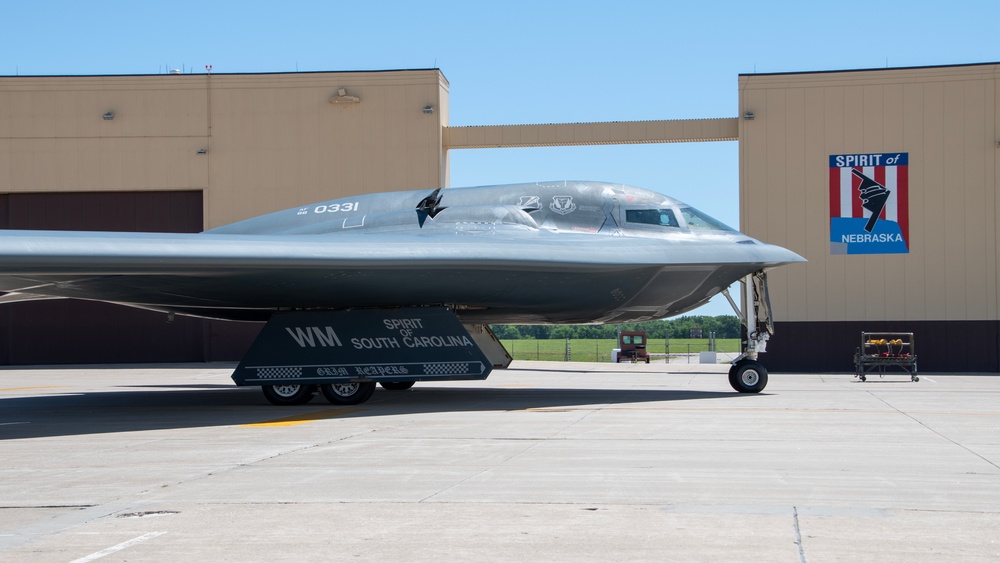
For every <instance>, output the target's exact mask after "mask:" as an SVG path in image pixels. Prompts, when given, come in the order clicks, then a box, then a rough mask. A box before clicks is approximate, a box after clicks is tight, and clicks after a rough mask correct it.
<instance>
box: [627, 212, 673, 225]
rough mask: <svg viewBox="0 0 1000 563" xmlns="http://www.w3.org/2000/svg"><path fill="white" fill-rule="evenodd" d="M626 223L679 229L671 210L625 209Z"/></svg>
mask: <svg viewBox="0 0 1000 563" xmlns="http://www.w3.org/2000/svg"><path fill="white" fill-rule="evenodd" d="M625 221H626V222H627V223H641V224H643V225H660V226H662V227H680V224H679V223H678V222H677V216H676V215H674V210H673V209H626V210H625Z"/></svg>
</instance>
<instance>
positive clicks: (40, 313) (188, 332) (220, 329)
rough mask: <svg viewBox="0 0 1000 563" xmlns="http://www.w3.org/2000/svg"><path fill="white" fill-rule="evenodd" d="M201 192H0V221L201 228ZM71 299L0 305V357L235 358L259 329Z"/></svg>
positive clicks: (3, 224)
mask: <svg viewBox="0 0 1000 563" xmlns="http://www.w3.org/2000/svg"><path fill="white" fill-rule="evenodd" d="M201 225H202V194H201V192H197V191H178V192H141V193H137V192H124V193H123V192H88V193H17V194H3V195H0V228H7V229H56V230H80V231H89V230H102V231H140V232H186V233H194V232H199V231H201V230H202V229H201ZM260 326H261V325H260V324H256V323H224V322H221V321H208V320H205V319H194V318H188V317H181V316H178V317H176V318H175V319H174V321H173V322H167V317H166V315H164V314H162V313H154V312H151V311H143V310H140V309H133V308H129V307H123V306H118V305H111V304H108V303H96V302H86V301H77V300H72V299H64V300H53V301H32V302H26V303H11V304H7V305H4V306H3V307H0V343H3V344H2V345H0V364H8V365H10V364H66V363H121V362H191V361H216V360H236V359H239V358H240V357H242V355H243V353H245V351H246V349H247V348H248V347H249V345H250V343H251V342H252V340H253V338H254V337H255V336H256V334H257V332H258V331H259V330H260Z"/></svg>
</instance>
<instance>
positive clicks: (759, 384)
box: [729, 360, 767, 393]
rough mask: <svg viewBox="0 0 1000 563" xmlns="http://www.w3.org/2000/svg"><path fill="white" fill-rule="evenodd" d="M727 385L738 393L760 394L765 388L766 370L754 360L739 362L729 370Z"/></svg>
mask: <svg viewBox="0 0 1000 563" xmlns="http://www.w3.org/2000/svg"><path fill="white" fill-rule="evenodd" d="M729 384H730V385H732V386H733V389H735V390H737V391H739V392H740V393H760V392H761V391H763V390H764V387H766V386H767V370H766V369H764V366H762V365H761V364H760V362H756V361H754V360H742V361H739V362H737V363H735V364H733V366H732V367H731V368H729Z"/></svg>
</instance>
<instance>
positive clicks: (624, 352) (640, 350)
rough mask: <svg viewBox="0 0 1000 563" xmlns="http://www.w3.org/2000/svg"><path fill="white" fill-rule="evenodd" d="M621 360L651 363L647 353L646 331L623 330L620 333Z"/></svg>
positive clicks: (619, 354) (619, 353) (619, 356)
mask: <svg viewBox="0 0 1000 563" xmlns="http://www.w3.org/2000/svg"><path fill="white" fill-rule="evenodd" d="M618 349H619V350H620V351H619V352H618V361H619V362H626V361H627V362H633V363H634V362H646V363H647V364H648V363H649V354H647V353H646V333H645V332H642V331H623V332H621V333H619V334H618Z"/></svg>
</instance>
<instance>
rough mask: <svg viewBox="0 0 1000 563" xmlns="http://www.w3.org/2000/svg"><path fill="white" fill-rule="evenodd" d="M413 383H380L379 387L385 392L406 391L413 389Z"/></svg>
mask: <svg viewBox="0 0 1000 563" xmlns="http://www.w3.org/2000/svg"><path fill="white" fill-rule="evenodd" d="M414 383H415V382H414V381H380V382H379V385H381V386H382V389H385V390H387V391H406V390H407V389H409V388H410V387H413V384H414Z"/></svg>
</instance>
